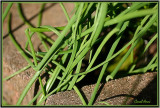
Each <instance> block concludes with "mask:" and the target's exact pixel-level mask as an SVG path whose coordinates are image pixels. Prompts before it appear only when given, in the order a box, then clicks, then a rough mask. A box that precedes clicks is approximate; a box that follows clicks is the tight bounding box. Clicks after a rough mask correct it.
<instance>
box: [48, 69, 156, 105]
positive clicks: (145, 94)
mask: <svg viewBox="0 0 160 108" xmlns="http://www.w3.org/2000/svg"><path fill="white" fill-rule="evenodd" d="M94 87H95V84H92V85H87V86H84V87H82V88H81V89H80V91H81V93H82V94H83V96H84V99H85V100H86V102H87V103H88V101H89V100H90V98H91V94H92V92H93V89H94ZM102 101H103V102H107V103H109V104H110V105H156V104H157V73H156V72H152V73H145V74H138V75H132V76H127V77H123V78H119V79H115V80H111V81H109V82H107V83H105V84H101V86H100V88H99V91H98V95H97V97H96V100H95V103H94V105H105V104H102V103H99V102H102ZM140 101H142V103H141V102H140ZM46 105H82V102H81V100H80V98H79V97H78V95H77V94H76V92H75V91H74V90H71V91H65V92H59V93H57V94H54V95H51V96H50V97H49V98H48V99H47V101H46Z"/></svg>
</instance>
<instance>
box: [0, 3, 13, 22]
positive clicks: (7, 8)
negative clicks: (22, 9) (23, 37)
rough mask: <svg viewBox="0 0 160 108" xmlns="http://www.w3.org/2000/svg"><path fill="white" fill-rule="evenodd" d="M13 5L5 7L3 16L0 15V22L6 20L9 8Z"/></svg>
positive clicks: (9, 4)
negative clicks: (0, 18)
mask: <svg viewBox="0 0 160 108" xmlns="http://www.w3.org/2000/svg"><path fill="white" fill-rule="evenodd" d="M12 4H13V3H8V6H7V7H6V10H5V11H4V13H3V15H2V22H4V19H5V18H6V16H7V14H8V12H9V10H10V8H11V7H12Z"/></svg>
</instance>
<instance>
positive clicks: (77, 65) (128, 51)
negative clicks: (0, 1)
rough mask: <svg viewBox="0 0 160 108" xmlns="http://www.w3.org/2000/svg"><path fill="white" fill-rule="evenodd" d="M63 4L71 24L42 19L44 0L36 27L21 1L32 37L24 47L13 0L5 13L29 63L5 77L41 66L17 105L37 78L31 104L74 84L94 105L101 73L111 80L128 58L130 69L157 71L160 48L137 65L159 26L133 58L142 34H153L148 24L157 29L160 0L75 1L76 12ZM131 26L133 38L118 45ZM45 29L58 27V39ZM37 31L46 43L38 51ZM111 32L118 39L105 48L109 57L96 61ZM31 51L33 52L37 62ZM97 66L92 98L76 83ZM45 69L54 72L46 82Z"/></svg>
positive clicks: (132, 70) (142, 71)
mask: <svg viewBox="0 0 160 108" xmlns="http://www.w3.org/2000/svg"><path fill="white" fill-rule="evenodd" d="M59 4H60V6H61V8H62V10H63V12H64V14H65V16H66V19H67V21H68V24H67V25H65V26H63V27H52V26H50V25H41V21H42V15H43V10H44V9H45V3H43V4H42V6H41V10H40V13H39V15H38V20H37V21H38V23H37V26H36V27H35V26H33V25H32V24H30V22H28V21H27V20H26V18H25V17H24V16H25V15H24V14H23V12H22V9H23V8H22V7H21V4H20V3H17V9H18V13H19V16H20V18H21V19H22V20H23V22H24V23H25V24H26V25H28V26H29V28H27V29H26V30H25V31H24V32H25V34H26V37H27V41H26V45H25V50H23V49H22V48H21V46H19V44H18V43H17V42H16V41H15V39H14V36H13V34H12V29H11V21H12V15H11V13H9V9H10V8H11V6H12V3H9V4H8V6H7V8H6V9H5V12H4V14H3V16H2V17H3V19H2V20H3V21H4V19H5V17H6V16H7V14H8V13H9V19H8V32H9V36H10V39H11V40H12V42H13V44H14V45H15V47H16V48H17V50H18V51H19V52H20V53H21V55H22V56H23V57H24V59H25V60H26V61H27V62H28V65H27V66H26V67H24V68H22V69H20V70H19V71H17V72H15V73H14V74H12V75H10V76H8V77H6V78H4V79H3V80H8V79H10V78H12V77H13V76H15V75H17V74H19V73H20V72H23V71H24V70H26V69H28V68H33V69H34V71H36V73H35V75H34V76H33V77H32V78H31V79H30V81H29V83H28V85H27V86H26V87H25V88H24V90H23V92H22V94H21V96H20V97H19V100H18V102H17V105H21V102H22V101H23V99H24V97H25V95H26V94H27V92H28V90H29V89H30V88H31V86H32V84H33V83H34V82H35V81H36V80H37V79H38V80H39V83H40V87H41V89H40V91H39V92H38V93H37V94H36V95H35V97H33V99H32V100H30V102H29V103H28V105H32V104H33V102H34V101H36V100H37V99H39V100H38V103H37V105H42V104H43V103H44V102H45V100H46V99H47V98H48V97H49V96H50V95H52V94H56V93H57V92H61V91H66V90H72V89H74V90H75V92H76V93H77V94H78V96H79V98H80V99H81V101H82V103H83V105H93V104H94V101H95V99H96V98H95V96H96V94H97V91H98V89H99V86H100V83H101V82H102V79H103V78H106V82H107V81H109V80H110V79H114V78H115V76H116V75H117V73H118V71H119V70H120V68H121V67H122V65H123V64H124V63H126V64H127V65H125V67H131V68H130V69H129V70H128V72H127V73H126V75H130V74H137V73H145V72H147V71H151V70H152V71H157V64H158V54H157V53H156V54H155V55H154V57H153V58H152V59H151V60H150V61H149V63H148V64H147V65H145V66H143V67H140V68H136V64H137V63H138V61H139V60H140V59H141V57H142V56H144V54H145V52H146V51H147V50H148V48H149V46H150V45H152V43H153V42H154V41H155V40H156V39H157V37H158V34H157V30H152V31H154V34H155V35H154V36H153V38H152V39H151V40H149V41H148V43H147V45H146V46H145V47H144V46H143V51H142V53H141V54H140V56H139V59H138V60H137V61H134V59H135V58H134V54H135V52H134V49H135V48H136V46H138V44H139V43H140V41H141V40H142V41H144V36H148V35H147V34H146V32H147V33H148V32H149V29H152V26H155V27H156V28H157V25H158V24H157V22H158V4H157V3H149V2H147V3H146V2H133V3H118V2H116V3H115V2H103V3H101V2H96V3H93V2H85V3H82V2H77V3H76V2H75V3H74V4H75V8H74V10H73V12H74V14H73V16H72V17H71V18H70V17H69V15H68V12H67V10H66V9H65V6H64V4H63V3H59ZM124 5H126V6H124ZM134 19H136V21H137V22H138V23H139V24H136V23H135V25H131V23H132V21H133V20H134ZM132 24H133V23H132ZM129 27H130V28H132V29H133V30H132V37H131V39H130V40H129V41H128V43H126V44H125V45H124V46H122V47H121V48H120V49H119V50H118V51H117V50H116V49H117V47H118V46H119V45H120V44H121V42H122V41H121V40H123V38H128V37H129V36H127V35H125V33H126V32H127V31H128V28H129ZM108 28H110V29H111V30H110V31H109V32H107V33H104V35H103V32H106V31H107V29H108ZM44 32H53V33H55V34H56V35H57V36H58V38H57V39H56V40H55V41H54V40H52V39H50V38H49V37H48V36H47V35H45V34H44ZM34 34H37V36H38V38H39V40H40V41H41V43H42V45H43V47H44V48H45V51H44V52H37V51H36V50H35V49H34V47H35V46H34V44H33V42H32V41H31V38H32V37H33V36H34ZM112 37H115V39H114V40H113V42H112V45H111V48H110V50H109V51H108V54H107V53H106V58H105V59H104V60H103V61H102V62H100V63H98V64H96V60H98V57H99V55H100V54H101V53H102V48H104V47H105V45H107V44H108V43H109V41H111V38H112ZM47 43H50V44H51V46H48V45H47ZM95 45H98V48H97V49H96V51H93V50H94V48H95ZM141 46H142V45H141ZM29 48H30V50H29ZM66 48H67V49H66ZM64 49H65V50H64ZM137 50H138V49H137ZM87 53H89V54H90V56H89V59H88V61H87V62H88V65H87V67H86V69H85V70H84V71H83V72H82V71H81V70H82V64H83V61H84V59H85V57H86V56H87ZM28 55H29V56H31V57H32V59H33V62H32V61H31V59H30V58H29V57H28ZM120 55H121V56H120ZM119 56H120V57H119ZM118 57H119V60H118V61H117V62H115V63H114V64H116V65H114V64H113V63H112V62H111V61H112V60H114V59H116V58H118ZM128 58H129V59H128ZM59 59H60V60H59ZM129 61H131V63H129ZM50 64H53V65H54V68H53V67H52V68H50V69H48V67H49V66H50ZM95 64H96V65H95ZM111 65H114V66H115V67H114V68H112V69H111V70H112V71H111V72H110V73H109V72H107V68H109V66H111ZM96 69H100V71H99V77H98V79H97V82H96V86H95V88H94V90H93V93H92V95H91V98H90V100H89V102H88V103H87V102H86V101H85V99H84V97H83V95H82V94H81V92H80V91H79V88H78V87H77V83H78V82H80V81H81V80H82V79H84V78H85V76H86V75H87V74H88V73H93V72H94V70H96ZM42 71H45V72H46V73H47V74H49V76H50V77H49V79H48V80H47V81H46V83H45V84H44V85H43V84H42V79H41V75H40V74H41V72H42ZM56 81H58V84H56V87H54V89H52V87H53V85H55V82H56ZM101 103H106V102H101ZM107 105H108V103H107Z"/></svg>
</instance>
